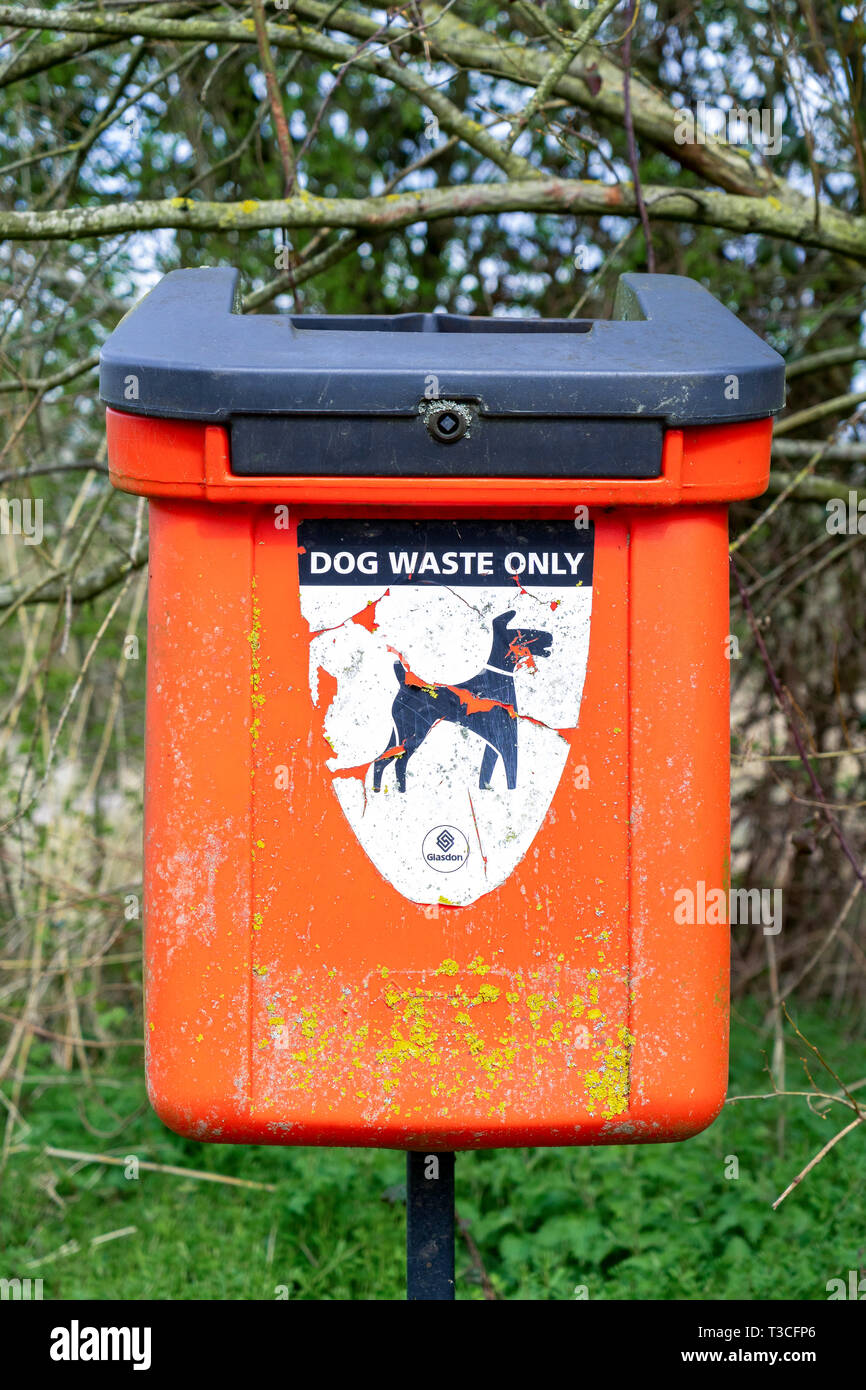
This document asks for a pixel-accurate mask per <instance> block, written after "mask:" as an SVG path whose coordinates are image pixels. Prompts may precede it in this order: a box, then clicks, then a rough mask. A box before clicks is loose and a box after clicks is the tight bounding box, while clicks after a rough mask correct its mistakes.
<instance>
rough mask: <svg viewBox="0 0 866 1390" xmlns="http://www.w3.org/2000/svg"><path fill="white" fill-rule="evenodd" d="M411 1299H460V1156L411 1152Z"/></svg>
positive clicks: (408, 1220)
mask: <svg viewBox="0 0 866 1390" xmlns="http://www.w3.org/2000/svg"><path fill="white" fill-rule="evenodd" d="M406 1298H407V1299H408V1300H409V1301H410V1302H415V1301H418V1300H424V1301H427V1302H445V1301H447V1300H449V1299H453V1298H454V1155H453V1153H438V1154H424V1153H407V1155H406Z"/></svg>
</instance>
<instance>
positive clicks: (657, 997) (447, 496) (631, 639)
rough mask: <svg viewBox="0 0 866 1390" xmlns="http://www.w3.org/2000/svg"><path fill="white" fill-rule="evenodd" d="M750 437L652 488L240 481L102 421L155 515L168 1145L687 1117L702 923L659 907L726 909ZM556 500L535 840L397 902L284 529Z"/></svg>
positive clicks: (151, 638) (150, 833) (741, 430)
mask: <svg viewBox="0 0 866 1390" xmlns="http://www.w3.org/2000/svg"><path fill="white" fill-rule="evenodd" d="M770 431H771V422H770V421H761V422H756V423H752V424H747V425H732V426H726V427H714V428H706V429H702V430H701V429H693V430H686V431H684V432H678V431H671V432H669V434H668V435H667V437H666V444H665V451H664V476H663V477H662V478H659V479H654V480H650V481H642V482H641V481H636V482H627V481H609V480H608V481H592V480H590V481H585V480H581V481H569V480H562V479H556V480H539V479H533V480H530V481H525V480H514V479H488V480H479V479H443V480H441V481H440V480H430V479H403V480H396V479H393V478H387V479H386V478H369V479H342V478H324V479H322V478H316V479H298V478H259V479H254V478H244V479H242V480H241V479H237V478H233V477H232V475H231V473H230V471H229V445H228V436H227V434H226V432H225V431H224V430H223V429H222V428H219V427H215V426H204V425H198V424H184V423H176V422H171V421H159V420H147V419H143V418H141V417H133V416H129V415H124V414H122V413H119V412H116V411H112V410H109V411H108V438H109V462H110V468H111V475H112V481H113V482H114V483H115V485H116V486H118V487H121V488H124V489H126V490H128V491H132V492H138V493H144V494H147V495H149V496H150V497H151V498H152V499H153V500H152V505H151V510H150V546H151V558H150V596H149V618H148V677H147V681H148V686H147V747H146V804H145V938H146V970H147V1023H146V1029H147V1075H148V1085H149V1091H150V1095H151V1099H152V1101H153V1104H154V1106H155V1108H156V1110H157V1111H158V1113H159V1114H160V1116H161V1117H162V1119H163V1120H164V1121H165V1122H166V1124H168V1125H169V1126H170V1127H171V1128H173V1129H175V1130H177V1131H178V1132H180V1133H182V1134H185V1135H188V1136H190V1137H192V1138H196V1139H200V1140H211V1141H217V1142H220V1141H221V1142H255V1143H275V1144H334V1145H381V1146H387V1147H397V1148H418V1149H427V1150H430V1149H436V1148H441V1149H465V1148H474V1147H486V1146H489V1147H501V1146H505V1145H523V1144H554V1145H571V1144H599V1143H627V1142H648V1141H665V1140H672V1139H683V1138H686V1137H688V1136H689V1135H691V1134H694V1133H696V1132H697V1131H699V1130H700V1129H702V1128H704V1127H705V1126H706V1125H708V1124H709V1123H710V1122H711V1121H712V1120H713V1118H714V1117H715V1115H716V1114H717V1113H718V1111H719V1109H720V1107H721V1105H722V1102H723V1099H724V1094H725V1087H726V1077H727V1045H728V1038H727V1034H728V957H729V936H728V929H727V927H726V926H724V925H692V926H685V925H679V924H678V923H677V922H676V921H675V915H674V908H675V900H674V894H675V893H676V892H677V890H678V889H681V888H691V889H696V888H697V885H699V884H701V883H704V884H706V885H707V886H708V887H710V886H713V887H721V888H723V889H726V888H727V886H728V838H729V837H728V719H729V716H728V672H729V667H728V661H727V659H726V654H725V639H726V637H727V634H728V622H729V620H728V552H727V508H726V502H727V501H728V500H729V499H731V498H734V497H746V496H753V495H756V494H758V493H759V492H761V491H762V490H763V488H764V486H765V485H766V478H767V473H768V468H769V452H770V447H769V446H770ZM285 502H290V503H291V504H292V505H291V506H290V508H289V521H290V524H289V526H288V528H287V529H278V528H276V527H275V525H274V505H275V504H276V505H279V504H282V503H285ZM530 502H531V503H532V506H531V507H530V506H529V505H528V504H529V503H530ZM580 503H586V504H587V505H589V506H590V509H591V511H590V515H591V517H592V519H593V521H594V524H595V573H594V581H593V604H592V621H591V629H590V639H589V659H588V666H587V675H586V684H585V688H584V693H583V700H582V705H581V711H580V719H579V724H578V727H577V729H576V730H573V731H571V732H570V733H568V734H567V735H565V736H566V737H567V738H568V740H569V743H570V753H569V758H568V762H567V764H566V767H565V771H564V773H563V775H562V777H561V780H560V782H559V785H558V788H557V790H556V793H555V795H554V798H553V801H552V803H551V805H550V809H549V811H548V814H547V816H546V819H545V821H544V823H543V824H542V826H541V829H540V830H539V831H538V834H537V835H536V837H535V840H534V842H533V844H532V846H531V848H530V850H529V851H528V852H527V853H526V854H525V856H524V858H523V859H522V860H521V862H520V863H519V864H518V866H517V868H516V869H515V870H514V871H513V873H512V874H511V876H510V877H509V878H508V879H507V880H506V882H504V883H503V884H502V886H501V887H500V888H498V889H496V890H495V891H493V892H490V893H487V894H486V895H485V896H483V897H482V898H480V899H479V900H478V901H476V902H475V903H474V904H473V905H472V906H470V907H453V906H447V905H444V904H442V905H438V904H437V905H434V906H428V907H421V906H418V905H416V904H414V903H413V902H411V901H409V900H408V899H407V898H405V897H403V896H401V894H399V893H398V892H397V891H396V889H395V888H393V887H392V886H391V884H390V883H389V882H388V881H387V880H386V879H385V878H384V877H383V876H382V875H381V874H380V873H379V871H378V870H377V869H376V868H375V867H374V865H373V863H372V862H371V860H370V859H369V858H368V857H367V855H366V853H365V852H364V850H363V849H362V848H361V846H360V844H359V843H358V842H357V841H356V839H355V837H354V835H353V833H352V831H351V829H350V827H349V825H348V822H347V821H346V819H345V817H344V815H343V812H342V810H341V808H340V805H339V803H338V801H337V799H336V796H335V794H334V791H333V788H332V786H331V781H330V778H329V777H327V776H325V775H324V766H325V761H326V759H327V758H328V757H329V756H330V754H331V749H330V748H329V746H328V744H327V742H326V740H325V737H324V732H323V709H324V708H325V707H327V704H328V700H327V699H325V700H324V701H320V703H319V706H318V707H316V706H314V705H313V703H312V700H311V695H310V688H309V684H308V665H309V651H310V638H311V634H310V631H309V628H308V626H307V624H306V622H305V621H304V620H303V618H302V615H301V611H300V604H299V576H298V556H297V535H296V530H297V525H298V522H299V520H302V519H303V518H304V517H315V516H325V515H335V514H336V515H340V516H361V517H363V516H372V517H379V516H391V517H394V516H404V517H410V518H414V517H420V516H429V517H435V516H440V517H446V518H447V517H453V516H459V515H470V516H475V517H478V518H490V519H492V518H494V517H509V516H512V517H513V516H517V517H520V518H521V519H523V520H530V519H532V518H569V519H570V518H572V517H573V515H574V508H575V506H577V505H578V504H580ZM357 617H358V620H359V621H361V622H362V623H363V624H364V625H367V624H369V623H370V622H371V621H373V622H374V621H375V613H374V614H373V616H372V618H371V614H370V611H369V609H367V608H365V609H364V611H363V612H360V613H359V614H358V615H357ZM322 674H323V675H324V673H322ZM326 694H327V688H326Z"/></svg>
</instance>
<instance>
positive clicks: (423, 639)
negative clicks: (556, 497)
mask: <svg viewBox="0 0 866 1390" xmlns="http://www.w3.org/2000/svg"><path fill="white" fill-rule="evenodd" d="M593 539H594V532H593V527H592V526H591V525H589V526H587V527H585V528H583V529H581V530H575V528H574V527H573V525H572V524H571V523H570V522H564V521H547V522H542V521H536V522H526V523H520V522H504V521H503V522H496V521H492V522H477V521H427V522H410V521H387V522H375V521H345V520H341V521H320V520H315V521H314V520H305V521H303V522H301V523H300V525H299V527H298V562H299V572H300V583H301V610H302V613H303V616H304V618H305V619H306V621H307V623H308V625H309V628H310V634H311V640H310V694H311V698H312V701H313V704H314V705H315V706H316V707H317V708H319V709H320V710H321V714H322V719H323V734H324V740H325V745H326V747H327V748H330V749H331V750H332V752H333V756H332V757H330V758H328V757H327V756H326V757H325V758H324V759H323V767H322V775H323V776H329V775H330V777H331V781H332V786H333V789H334V792H335V794H336V796H337V798H338V800H339V802H340V806H341V807H342V810H343V812H344V814H345V816H346V819H347V821H348V823H349V825H350V826H351V828H352V830H353V831H354V833H355V835H356V836H357V838H358V840H359V842H360V844H361V846H362V847H363V849H364V851H365V852H366V854H367V855H368V856H369V858H370V859H371V860H372V862H373V863H374V864H375V866H376V868H377V869H378V871H379V872H380V873H381V874H382V875H383V877H384V878H386V879H387V880H388V882H390V883H391V884H393V886H394V887H395V888H396V889H397V890H398V892H400V893H401V894H403V896H404V897H406V898H408V899H409V900H410V901H412V902H416V903H423V904H432V903H438V902H441V901H442V892H443V884H444V883H445V882H447V892H448V901H449V903H450V904H452V905H454V906H467V905H468V904H470V903H473V902H475V901H477V899H478V898H480V897H482V896H483V895H484V894H485V893H489V892H490V891H491V890H493V889H495V888H497V887H499V885H501V884H502V883H504V882H505V880H506V879H507V878H508V876H509V875H510V874H511V873H512V872H513V870H514V869H515V867H516V866H517V865H518V864H519V863H520V861H521V859H522V858H523V857H524V855H525V854H526V853H527V851H528V850H529V848H530V846H531V845H532V842H533V840H534V838H535V836H536V834H537V833H538V830H539V828H540V826H541V825H542V823H543V821H544V818H545V816H546V814H547V812H548V809H549V807H550V803H551V801H552V799H553V796H554V793H555V791H556V788H557V785H558V783H559V780H560V777H561V776H562V772H563V769H564V767H565V763H566V758H567V756H568V743H567V741H566V740H565V739H564V738H563V737H562V731H564V730H568V729H574V728H576V727H577V724H578V718H579V714H580V702H581V695H582V690H583V683H584V676H585V673H586V663H587V655H588V650H589V631H590V614H591V607H592V568H593ZM323 674H324V675H327V676H329V677H331V678H332V679H331V680H330V681H329V682H327V685H326V684H325V683H324V682H323V680H322V676H323ZM326 689H327V691H328V693H329V694H330V692H331V691H333V694H332V695H331V696H330V700H329V702H328V703H327V704H326V703H325V702H326V699H327V698H328V696H327V695H326V694H325V691H326ZM443 873H447V874H448V878H447V880H445V879H444V878H443Z"/></svg>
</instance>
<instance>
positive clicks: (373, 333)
mask: <svg viewBox="0 0 866 1390" xmlns="http://www.w3.org/2000/svg"><path fill="white" fill-rule="evenodd" d="M237 283H238V273H237V271H235V270H232V269H223V268H219V269H207V270H175V271H172V272H171V273H170V274H169V275H166V276H165V277H164V279H163V280H161V281H160V283H159V284H158V285H157V286H156V288H155V289H153V290H152V291H151V292H150V294H148V295H147V296H146V297H145V298H144V299H143V300H142V301H141V302H140V303H139V304H138V305H137V306H136V307H135V308H134V309H133V310H132V312H131V313H129V314H128V315H127V316H126V318H124V319H123V320H122V322H121V323H120V324H119V325H118V327H117V328H116V329H115V331H114V332H113V333H112V334H111V337H110V338H109V339H108V341H107V342H106V344H105V346H104V347H103V349H102V354H101V366H100V394H101V397H102V399H103V401H105V402H106V403H107V404H108V405H111V406H114V407H115V408H116V409H118V410H123V411H126V412H128V413H131V414H136V415H152V416H158V417H163V418H171V419H183V420H199V421H208V422H211V423H218V422H232V421H236V420H238V421H239V420H240V419H241V418H242V417H245V416H254V417H257V419H258V422H259V425H261V424H263V423H264V422H262V420H261V417H265V416H297V415H303V416H305V417H310V416H318V417H321V416H342V417H345V416H354V417H363V416H367V417H371V416H372V417H376V416H388V417H391V418H393V417H395V416H396V417H400V416H409V415H411V416H413V417H415V419H416V420H417V417H418V413H419V408H420V407H422V406H423V404H424V401H425V399H427V400H429V399H430V398H431V397H436V398H438V399H440V400H446V399H447V400H456V401H468V402H472V403H474V409H475V410H476V412H477V418H478V420H479V421H482V422H483V421H484V420H485V419H488V418H494V417H495V418H498V419H501V418H502V417H512V418H513V417H515V416H523V417H526V416H532V417H557V416H565V417H570V418H571V419H572V420H574V419H575V417H577V418H581V417H594V419H595V420H596V421H599V420H602V419H603V420H610V421H612V420H618V421H627V420H638V419H640V420H642V421H649V420H653V421H655V422H657V424H656V428H659V426H660V425H661V422H664V423H665V424H666V425H668V426H683V425H698V424H727V423H731V422H734V421H737V420H754V419H759V418H761V417H766V416H770V415H772V414H774V413H775V412H776V411H778V410H780V409H781V408H782V405H783V404H784V363H783V360H782V358H781V357H780V356H779V355H778V354H777V353H776V352H774V351H773V350H772V348H770V347H768V346H767V345H766V344H765V343H764V342H762V341H761V339H760V338H758V337H757V336H756V334H754V333H752V332H751V330H750V329H748V328H746V327H745V326H744V325H743V324H741V323H740V321H739V320H738V319H737V318H736V317H735V315H734V314H732V313H730V312H729V310H727V309H725V308H724V307H723V305H721V304H719V303H718V301H717V300H715V299H714V298H713V296H712V295H711V294H709V292H708V291H707V290H705V289H704V288H703V287H702V286H701V285H699V284H697V282H696V281H694V280H688V279H685V278H683V277H679V276H675V275H623V276H622V277H621V279H620V281H619V285H618V288H617V294H616V302H615V308H614V318H613V319H612V320H609V321H608V320H602V319H599V320H568V319H513V318H505V319H503V318H474V317H462V316H459V315H453V314H441V315H440V314H403V315H395V316H393V317H388V316H384V317H383V316H367V317H365V316H359V317H341V316H327V315H325V316H323V315H309V316H305V315H294V316H289V315H277V314H273V315H272V314H256V315H249V314H246V315H245V314H240V313H237V312H234V309H235V296H236V290H237ZM527 423H528V422H527ZM257 428H258V425H257Z"/></svg>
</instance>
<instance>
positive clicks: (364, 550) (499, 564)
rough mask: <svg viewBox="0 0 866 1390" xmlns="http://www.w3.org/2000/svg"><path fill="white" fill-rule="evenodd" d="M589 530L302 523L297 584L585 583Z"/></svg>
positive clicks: (541, 525)
mask: <svg viewBox="0 0 866 1390" xmlns="http://www.w3.org/2000/svg"><path fill="white" fill-rule="evenodd" d="M593 542H594V527H593V524H592V522H587V524H586V525H580V524H579V519H578V523H577V524H576V523H575V522H572V521H529V522H521V521H458V520H455V521H372V520H370V521H368V520H364V521H345V520H340V521H330V520H310V521H302V522H300V523H299V525H298V570H299V574H300V581H301V584H328V585H336V584H347V585H349V584H350V585H355V586H358V585H365V584H449V585H452V586H461V585H462V586H472V587H482V586H484V587H488V588H490V587H493V588H495V587H497V586H502V587H504V588H514V585H515V583H517V584H519V585H522V586H523V587H525V588H531V587H532V586H533V585H535V586H537V587H539V588H572V587H574V586H580V587H583V586H586V587H588V586H589V585H591V584H592V560H593Z"/></svg>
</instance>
